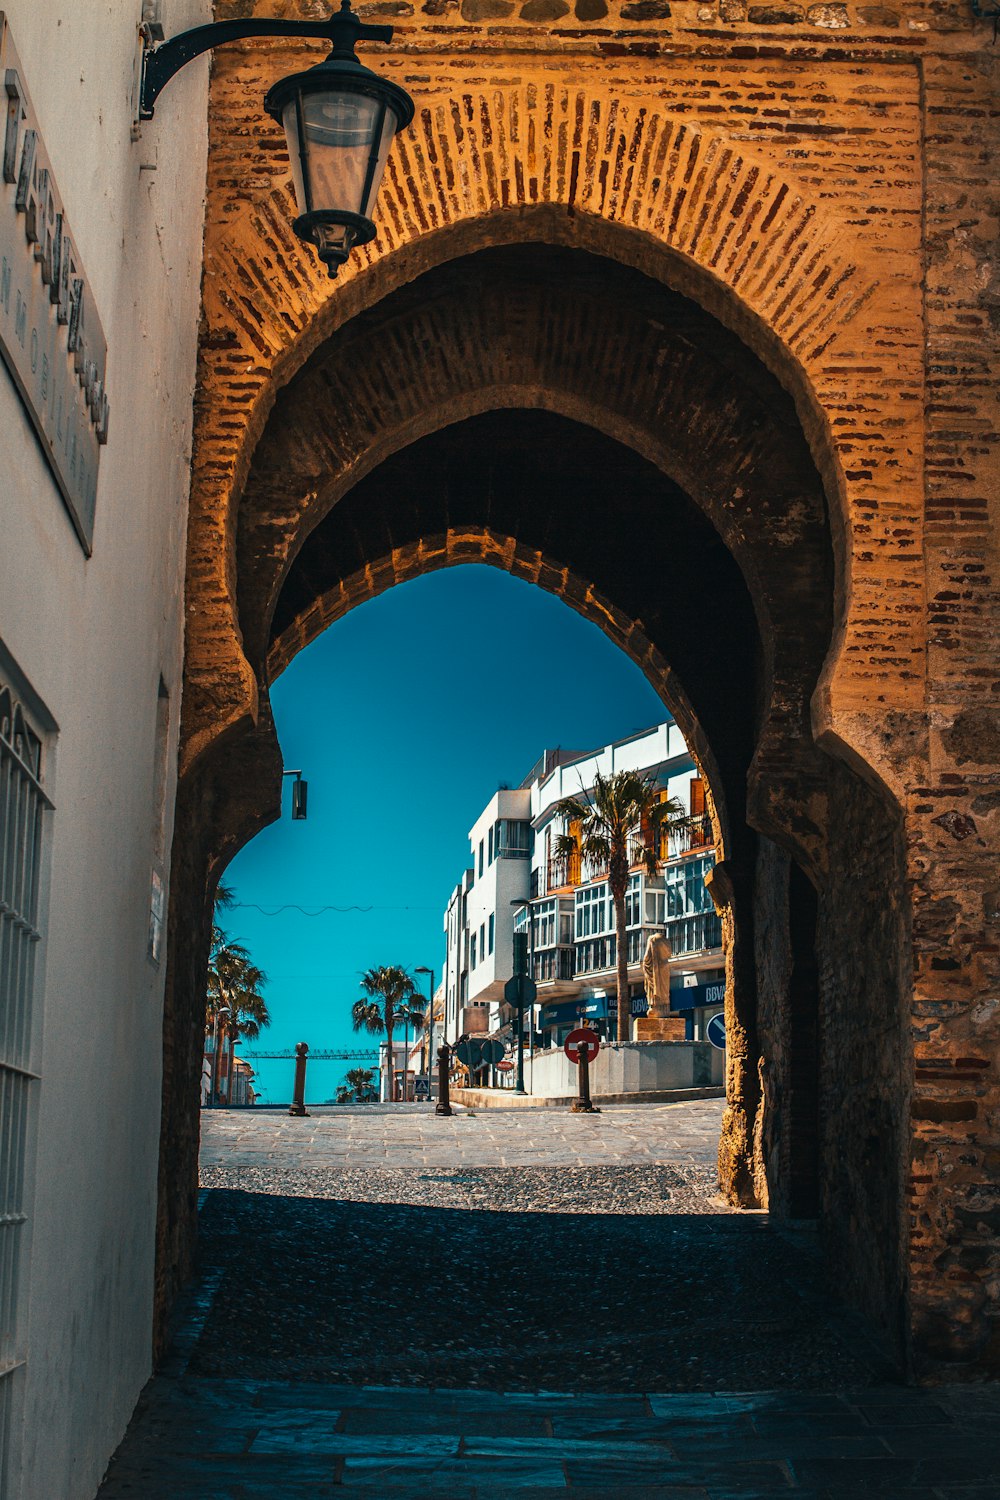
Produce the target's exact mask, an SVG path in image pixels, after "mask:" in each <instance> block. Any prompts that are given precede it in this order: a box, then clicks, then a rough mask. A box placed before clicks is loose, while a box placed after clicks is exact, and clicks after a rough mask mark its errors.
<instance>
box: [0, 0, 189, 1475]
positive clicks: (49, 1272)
mask: <svg viewBox="0 0 1000 1500" xmlns="http://www.w3.org/2000/svg"><path fill="white" fill-rule="evenodd" d="M3 8H4V9H5V10H6V12H7V15H8V18H9V22H10V26H11V31H12V35H13V40H14V44H15V46H16V48H17V50H18V53H19V54H20V58H21V62H22V65H23V67H24V71H25V77H26V82H27V87H28V91H29V93H30V95H31V98H32V102H33V105H34V108H35V110H36V111H37V113H38V116H39V119H40V125H41V131H42V135H43V138H44V141H45V146H46V149H47V151H48V153H49V156H50V158H51V160H52V165H53V170H54V173H55V176H56V180H57V183H58V186H59V190H60V193H61V195H62V198H63V200H64V203H65V208H66V213H67V217H68V220H69V222H70V225H71V227H72V230H73V233H74V236H75V239H76V243H77V247H78V250H79V253H80V255H81V258H82V261H83V264H84V267H85V269H86V274H87V276H88V278H89V280H90V284H91V288H92V291H93V295H94V300H95V303H96V306H97V309H98V311H99V314H100V317H101V321H102V323H103V326H104V331H105V334H106V336H107V340H108V389H109V394H110V398H111V406H112V410H111V426H110V441H109V443H108V446H107V447H106V448H105V449H104V451H103V454H102V458H101V467H100V478H99V489H98V499H97V511H96V525H95V534H94V550H93V556H92V557H91V558H90V559H89V560H88V559H86V558H85V557H84V554H83V552H82V551H81V549H80V546H79V544H78V542H77V540H76V536H75V533H74V531H73V528H72V525H71V522H70V520H69V517H68V515H67V514H66V512H65V510H64V508H63V505H62V502H61V500H60V498H59V494H58V491H57V490H56V487H55V484H54V482H53V480H52V478H51V474H50V471H49V469H48V467H47V465H46V463H45V461H44V459H43V457H42V455H41V452H40V449H39V448H38V446H37V444H36V442H35V439H34V437H33V435H32V431H31V429H30V427H29V426H28V424H27V422H26V420H25V418H24V413H23V408H22V407H21V404H20V401H19V398H18V396H17V394H16V392H15V391H14V388H13V386H12V384H11V382H10V380H9V378H8V376H7V374H6V371H5V370H3V369H0V434H2V473H0V538H2V544H0V640H2V642H3V645H4V647H5V649H6V651H7V652H8V653H9V654H10V655H11V656H12V657H13V659H14V660H15V661H16V663H17V665H18V666H19V668H20V670H21V671H22V672H23V673H24V675H25V676H26V677H27V679H28V680H29V682H30V684H31V686H32V688H33V689H34V691H35V692H36V693H37V694H38V695H39V697H40V698H41V699H42V700H43V701H44V703H45V704H46V706H47V707H48V709H49V711H50V712H51V714H52V715H53V716H54V718H55V720H56V722H57V724H58V738H57V751H58V755H57V763H56V765H55V774H54V776H53V777H52V779H51V780H50V783H49V791H50V794H51V795H52V797H53V800H54V801H55V803H56V812H55V814H54V817H53V818H52V819H51V820H50V829H49V836H50V841H51V842H50V851H49V852H50V861H51V879H50V889H49V900H48V926H47V937H46V941H45V947H44V952H43V960H44V962H43V969H42V972H41V973H40V976H39V980H40V982H39V986H38V993H37V996H36V1005H38V1006H40V1007H41V1009H42V1020H43V1034H42V1037H41V1045H40V1051H39V1061H40V1064H41V1074H42V1081H41V1083H40V1084H38V1085H37V1086H36V1099H35V1105H36V1116H37V1154H36V1160H35V1163H34V1173H33V1182H34V1188H33V1193H32V1194H31V1196H30V1197H29V1207H30V1210H31V1255H30V1262H29V1265H28V1268H27V1270H28V1283H27V1300H28V1306H27V1324H26V1327H27V1368H26V1378H25V1389H24V1418H25V1421H24V1429H23V1448H22V1455H23V1464H22V1471H21V1477H20V1483H19V1484H18V1483H17V1482H15V1485H14V1494H15V1495H16V1496H17V1497H18V1500H92V1497H93V1495H94V1492H95V1489H96V1487H97V1484H98V1482H99V1480H100V1478H101V1475H102V1472H103V1470H104V1467H105V1465H106V1462H107V1459H108V1457H109V1456H110V1454H111V1452H112V1450H113V1449H114V1447H115V1446H116V1444H117V1442H118V1440H119V1439H120V1437H121V1436H122V1433H123V1432H124V1429H125V1426H126V1423H127V1421H128V1418H129V1415H130V1413H131V1411H132V1408H133V1406H134V1403H135V1400H136V1397H137V1395H138V1393H139V1390H140V1388H141V1386H142V1384H143V1382H144V1380H145V1379H146V1377H147V1376H148V1374H149V1371H150V1334H151V1308H152V1291H153V1244H154V1225H155V1207H156V1175H157V1156H158V1136H159V1116H160V1048H161V1022H162V994H163V970H162V967H159V968H157V967H156V966H154V965H153V964H152V963H151V962H150V961H149V960H148V958H147V954H146V940H147V927H148V915H149V893H150V877H151V867H152V864H153V859H154V852H155V849H154V846H155V829H154V823H155V817H154V803H155V796H156V785H157V767H156V764H155V744H156V709H157V689H158V683H159V679H160V677H161V675H162V677H163V679H164V681H165V683H166V684H167V686H168V688H169V691H170V720H171V722H170V743H169V752H170V753H169V759H168V764H169V765H170V766H171V768H172V766H173V763H174V760H175V758H176V740H177V726H178V717H179V709H180V681H181V655H182V628H183V617H182V615H183V610H182V590H183V551H184V545H183V544H184V527H185V518H186V505H187V496H188V484H189V460H190V441H191V405H192V395H193V388H194V370H195V345H196V333H197V320H198V298H199V272H200V255H201V237H202V213H203V193H204V181H205V149H206V129H205V116H206V85H207V68H208V65H207V61H205V60H202V61H200V62H199V63H196V64H193V65H192V66H191V67H189V68H188V69H187V70H186V72H185V73H183V74H182V75H180V77H178V78H177V79H176V80H175V81H174V82H173V83H172V84H171V85H170V86H169V88H168V90H167V91H166V93H165V94H164V95H163V97H162V99H161V101H160V104H159V105H158V107H157V118H156V120H155V121H153V122H151V123H150V124H148V125H147V126H146V127H145V128H144V136H143V139H142V140H141V141H140V142H138V143H132V142H131V141H130V138H129V126H130V110H129V96H130V90H131V80H132V68H133V57H134V52H135V43H136V27H137V23H138V19H139V14H140V8H141V7H140V0H3ZM210 11H211V5H210V0H166V3H165V5H164V19H165V22H166V25H167V31H168V35H170V34H173V33H175V32H176V31H179V30H182V29H184V28H185V27H187V26H190V25H195V24H198V23H200V22H202V21H204V20H207V19H210ZM153 164H155V170H141V168H142V167H143V166H144V165H149V166H152V165H153ZM172 806H173V776H172V771H171V774H170V776H169V778H168V785H167V797H166V821H167V828H166V848H167V850H169V823H170V818H171V816H172Z"/></svg>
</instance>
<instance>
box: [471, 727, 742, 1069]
mask: <svg viewBox="0 0 1000 1500" xmlns="http://www.w3.org/2000/svg"><path fill="white" fill-rule="evenodd" d="M623 770H634V771H639V772H642V773H643V774H645V775H647V776H650V777H652V778H653V779H654V780H655V781H656V782H657V784H658V786H659V787H660V790H661V796H662V797H664V798H666V797H676V798H677V799H678V801H679V802H680V803H681V805H682V806H683V808H684V809H685V811H687V812H688V813H690V814H692V815H693V816H694V817H695V818H698V819H700V821H699V822H698V823H696V825H695V826H694V828H693V829H690V830H686V831H684V832H683V833H681V834H679V835H676V834H675V835H665V836H664V837H663V839H662V841H661V847H660V850H659V854H660V861H661V862H660V866H659V869H658V872H657V874H656V875H655V876H650V875H648V874H647V873H646V872H645V871H644V870H643V869H641V868H639V867H638V866H637V867H636V869H635V870H634V871H633V873H632V877H631V884H630V889H629V893H628V898H627V903H626V915H627V923H628V926H627V942H628V953H629V971H628V972H629V988H630V1000H631V1010H632V1014H633V1015H635V1016H640V1015H644V1014H645V1010H646V1002H645V991H644V987H643V982H642V970H641V965H642V957H643V954H644V952H645V949H646V943H647V941H648V939H649V937H650V935H651V934H652V933H654V932H658V933H663V934H665V935H666V937H667V938H668V940H669V941H670V944H671V947H672V949H673V955H674V964H673V974H672V979H671V1008H672V1009H673V1010H676V1011H678V1012H680V1013H683V1014H684V1015H685V1018H686V1021H687V1034H688V1037H689V1038H690V1039H691V1040H701V1039H702V1038H703V1037H704V1028H705V1026H706V1024H707V1022H708V1020H709V1018H710V1017H711V1015H713V1014H715V1012H716V1011H718V1010H720V1009H721V1008H722V1001H723V995H724V970H723V958H722V946H721V944H722V934H721V923H720V920H719V917H718V916H717V914H716V912H715V909H714V907H713V905H712V901H711V898H710V896H709V894H708V891H707V889H706V887H705V875H706V874H707V873H708V871H709V869H710V868H711V866H712V864H713V862H714V858H715V853H714V848H713V846H712V833H711V826H710V823H709V820H708V818H707V817H706V816H705V796H704V786H703V784H702V782H701V779H700V777H699V774H698V770H697V767H696V766H695V763H694V761H693V759H692V757H691V754H690V752H689V750H688V748H687V745H686V744H685V742H684V739H683V737H682V736H681V733H680V730H679V729H678V728H677V726H676V724H674V723H673V721H672V720H667V721H665V722H664V723H662V724H658V725H656V726H655V727H654V728H652V729H649V730H645V731H643V732H642V733H639V734H634V735H630V736H629V737H628V738H626V739H623V740H618V741H616V742H615V743H614V744H611V745H605V746H604V747H603V748H602V749H600V750H595V751H588V752H578V751H563V750H557V751H546V752H545V754H544V755H543V756H542V757H541V758H540V759H539V761H538V762H537V764H536V765H535V766H534V767H532V769H531V771H530V772H529V773H528V776H527V777H526V778H525V780H524V782H522V784H521V786H520V787H518V788H517V789H516V790H501V791H499V792H498V793H497V794H496V796H495V797H493V798H492V799H491V801H490V802H489V803H488V804H487V806H486V807H485V808H484V809H483V812H482V813H481V815H480V816H479V818H478V819H477V820H476V822H475V823H474V824H473V827H472V829H471V830H470V833H469V840H470V847H471V854H472V864H471V868H470V869H468V870H467V871H466V872H465V875H464V877H463V880H462V882H461V883H460V884H459V885H458V886H456V888H455V890H454V891H453V893H452V896H451V899H450V900H449V904H448V908H447V911H446V914H445V931H446V937H447V943H446V966H445V980H444V983H445V994H446V996H447V1007H448V1011H447V1013H448V1030H447V1032H446V1035H447V1039H448V1040H449V1041H455V1040H456V1039H457V1037H458V1036H460V1035H462V1034H465V1033H474V1032H481V1031H491V1032H492V1031H498V1030H500V1029H501V1027H505V1026H509V1010H508V1008H507V1007H506V1005H505V1004H504V1001H503V986H504V982H505V981H506V980H507V979H508V978H509V977H510V975H511V972H512V962H513V955H512V948H513V934H514V932H515V930H520V931H527V932H528V938H529V954H530V960H529V962H530V967H531V972H532V974H533V975H534V978H535V982H536V984H537V986H538V1003H537V1005H536V1008H535V1015H534V1031H535V1036H536V1039H537V1040H538V1042H539V1044H540V1045H542V1046H549V1045H553V1046H555V1045H560V1044H561V1042H562V1041H563V1040H564V1039H565V1036H566V1034H567V1033H568V1032H569V1031H570V1030H572V1028H573V1027H574V1026H576V1025H579V1024H580V1021H581V1020H584V1019H586V1020H587V1021H588V1022H590V1023H591V1024H592V1025H594V1026H596V1028H597V1029H598V1031H600V1032H601V1033H602V1035H605V1036H608V1037H611V1038H614V1037H615V1035H616V1030H617V934H616V932H615V917H614V909H613V904H612V901H611V895H610V891H609V889H608V882H607V877H606V872H605V871H603V870H598V869H592V868H590V867H589V866H588V865H587V863H586V862H585V861H581V859H580V858H579V857H574V858H569V859H567V858H566V857H560V856H559V855H557V854H556V853H555V852H554V851H555V850H556V848H557V841H558V838H559V835H560V834H562V833H564V832H568V831H570V830H568V829H567V828H566V827H565V825H564V820H563V818H562V817H561V815H560V814H559V813H558V812H557V808H558V806H559V804H560V802H562V801H563V799H564V798H567V797H577V798H580V797H584V798H585V797H587V796H588V795H589V793H590V791H591V789H592V787H593V785H594V781H595V778H596V776H597V773H598V772H600V773H601V774H602V775H604V776H610V775H612V774H613V773H614V772H616V771H623ZM529 912H530V923H529ZM453 997H454V1003H453Z"/></svg>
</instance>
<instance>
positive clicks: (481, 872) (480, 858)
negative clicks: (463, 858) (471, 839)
mask: <svg viewBox="0 0 1000 1500" xmlns="http://www.w3.org/2000/svg"><path fill="white" fill-rule="evenodd" d="M479 878H480V880H482V878H483V841H482V839H480V840H479Z"/></svg>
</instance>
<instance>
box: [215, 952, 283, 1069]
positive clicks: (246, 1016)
mask: <svg viewBox="0 0 1000 1500" xmlns="http://www.w3.org/2000/svg"><path fill="white" fill-rule="evenodd" d="M266 983H267V975H266V974H265V973H264V971H263V969H259V968H258V967H257V965H256V964H255V963H254V962H253V960H252V959H251V957H250V954H249V952H248V950H247V949H246V948H244V946H243V944H242V943H236V942H233V941H232V939H231V938H230V937H229V936H228V935H227V934H226V933H225V932H223V930H222V928H221V927H220V926H218V924H215V925H214V926H213V928H212V946H211V949H210V951H209V959H208V976H207V986H206V1005H205V1031H206V1034H207V1033H208V1032H209V1031H213V1030H214V1032H215V1035H216V1038H217V1043H216V1049H215V1059H214V1076H213V1080H212V1094H213V1096H216V1095H217V1094H218V1080H219V1054H220V1051H221V1048H220V1046H219V1045H218V1038H219V1033H220V1022H222V1023H223V1024H222V1027H221V1031H222V1035H223V1036H225V1037H226V1038H227V1039H228V1043H229V1073H228V1077H229V1080H230V1099H232V1077H233V1059H234V1056H235V1052H236V1041H237V1038H238V1037H244V1038H245V1039H246V1040H247V1041H253V1040H254V1039H255V1038H256V1037H258V1036H259V1035H260V1033H261V1029H262V1027H264V1026H267V1025H269V1024H270V1020H271V1017H270V1015H269V1013H268V1009H267V1001H266V1000H265V999H264V996H263V995H262V994H261V990H262V988H263V986H264V985H265V984H266ZM224 1017H225V1020H223V1018H224Z"/></svg>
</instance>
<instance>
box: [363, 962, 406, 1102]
mask: <svg viewBox="0 0 1000 1500" xmlns="http://www.w3.org/2000/svg"><path fill="white" fill-rule="evenodd" d="M361 988H362V989H363V990H364V992H365V994H366V995H367V997H368V998H367V999H361V1000H355V1002H354V1004H353V1005H352V1006H351V1020H352V1022H353V1023H354V1029H355V1031H368V1032H370V1033H371V1035H372V1036H381V1035H382V1034H383V1033H384V1035H385V1041H386V1054H385V1055H386V1066H387V1068H388V1070H389V1088H388V1094H389V1098H390V1099H391V1100H394V1099H395V1097H396V1070H395V1066H394V1063H395V1058H394V1057H393V1051H392V1032H393V1027H394V1026H395V1024H396V1020H397V1018H398V1017H401V1016H411V1015H412V1014H413V1012H414V1010H415V1007H414V1006H413V1004H412V1000H413V996H414V994H415V993H416V988H415V986H414V983H413V980H412V979H411V978H410V976H409V974H407V972H406V970H405V969H403V968H401V967H400V966H399V965H398V964H390V965H388V966H387V967H380V968H375V969H369V970H368V972H367V973H366V974H363V975H362V976H361Z"/></svg>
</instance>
